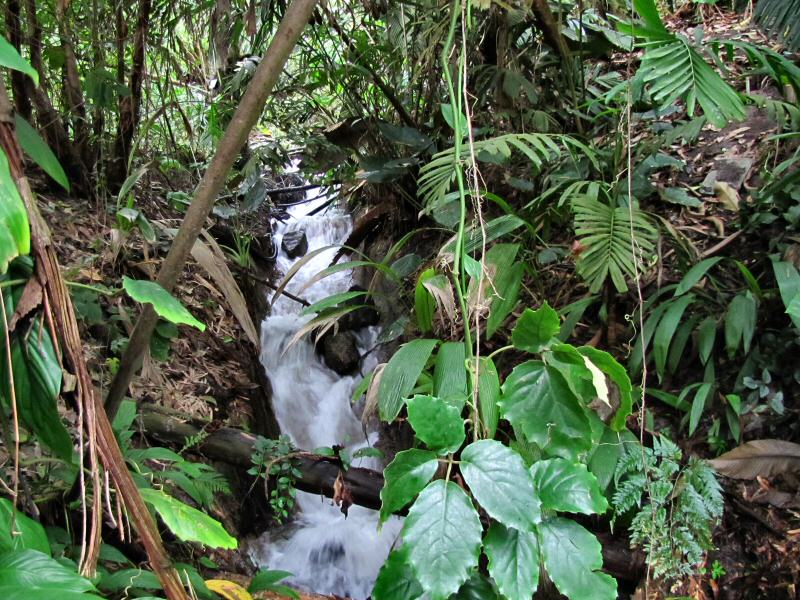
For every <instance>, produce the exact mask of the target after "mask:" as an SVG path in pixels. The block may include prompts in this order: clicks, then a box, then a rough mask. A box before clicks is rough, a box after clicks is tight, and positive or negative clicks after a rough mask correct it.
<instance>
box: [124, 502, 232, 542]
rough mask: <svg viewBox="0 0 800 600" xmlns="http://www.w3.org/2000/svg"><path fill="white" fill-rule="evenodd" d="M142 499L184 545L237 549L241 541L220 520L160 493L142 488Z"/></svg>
mask: <svg viewBox="0 0 800 600" xmlns="http://www.w3.org/2000/svg"><path fill="white" fill-rule="evenodd" d="M139 493H140V494H141V495H142V500H144V501H145V502H147V503H148V504H150V506H152V507H153V508H154V509H155V511H156V512H157V513H158V515H159V516H160V517H161V519H162V520H163V521H164V523H165V524H166V526H167V527H169V529H170V531H172V533H174V534H175V536H176V537H178V538H180V539H182V540H183V541H185V542H200V543H201V544H205V545H206V546H210V547H211V548H231V549H233V548H236V547H237V546H238V542H237V541H236V539H235V538H233V537H231V536H230V535H228V532H227V531H225V528H224V527H223V526H222V524H220V522H219V521H217V520H215V519H212V518H211V517H209V516H208V515H207V514H205V513H203V512H200V511H199V510H197V509H196V508H192V507H191V506H189V505H188V504H184V503H183V502H181V501H180V500H176V499H175V498H173V497H172V496H170V495H168V494H165V493H164V492H162V491H160V490H154V489H148V488H145V489H140V490H139Z"/></svg>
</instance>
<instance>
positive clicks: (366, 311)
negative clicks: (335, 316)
mask: <svg viewBox="0 0 800 600" xmlns="http://www.w3.org/2000/svg"><path fill="white" fill-rule="evenodd" d="M347 291H348V292H364V291H366V290H365V289H364V288H363V287H361V286H360V285H354V286H352V287H351V288H350V289H349V290H347ZM344 305H345V306H358V305H363V306H362V308H359V309H356V310H354V311H352V312H349V313H347V314H346V315H343V316H342V317H341V318H340V319H339V328H340V329H343V330H345V331H349V330H353V329H361V328H362V327H369V326H371V325H377V324H378V323H379V322H380V320H381V315H380V313H379V312H378V310H377V309H376V308H375V302H374V301H373V300H372V297H371V296H357V297H355V298H352V299H351V300H348V301H347V302H345V303H344Z"/></svg>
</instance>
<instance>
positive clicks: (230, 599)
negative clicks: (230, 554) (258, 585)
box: [206, 579, 253, 600]
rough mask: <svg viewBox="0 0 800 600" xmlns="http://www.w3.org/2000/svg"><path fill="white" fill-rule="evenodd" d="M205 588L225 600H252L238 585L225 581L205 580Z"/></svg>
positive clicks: (248, 593)
mask: <svg viewBox="0 0 800 600" xmlns="http://www.w3.org/2000/svg"><path fill="white" fill-rule="evenodd" d="M206 586H208V589H210V590H211V591H212V592H214V593H217V594H219V595H220V596H222V597H223V598H225V600H253V597H252V596H251V595H250V592H248V591H247V590H246V589H244V588H243V587H242V586H240V585H239V584H238V583H234V582H232V581H228V580H227V579H207V580H206Z"/></svg>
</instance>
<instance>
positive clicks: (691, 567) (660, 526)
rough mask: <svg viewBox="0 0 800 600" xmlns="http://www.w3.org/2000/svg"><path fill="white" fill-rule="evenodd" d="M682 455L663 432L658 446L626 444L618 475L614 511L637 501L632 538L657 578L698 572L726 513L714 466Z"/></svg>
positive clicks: (624, 509) (618, 513) (656, 441)
mask: <svg viewBox="0 0 800 600" xmlns="http://www.w3.org/2000/svg"><path fill="white" fill-rule="evenodd" d="M643 461H644V462H643ZM680 461H681V451H680V449H679V448H678V447H677V446H676V445H675V444H673V443H672V442H671V441H669V440H668V439H667V438H666V437H663V436H659V437H655V438H654V440H653V448H635V447H628V446H625V447H624V450H623V456H622V458H621V459H620V461H619V462H618V463H617V469H616V473H615V475H614V479H615V482H616V491H615V492H614V498H613V506H614V511H615V514H616V516H617V517H619V516H622V515H624V514H626V513H627V512H628V511H629V510H631V509H632V508H634V507H638V511H637V512H636V514H635V516H634V517H633V519H632V521H631V524H630V530H631V544H632V545H635V546H641V547H642V548H643V549H644V550H645V552H646V553H647V562H648V564H649V565H650V566H651V567H652V569H653V576H654V577H656V578H665V579H672V578H676V577H681V576H685V575H691V574H693V573H695V572H696V569H697V567H698V565H699V563H701V562H702V560H703V556H704V553H705V551H706V550H709V549H710V548H711V547H712V543H711V532H712V528H713V527H714V525H715V524H716V523H717V522H718V520H719V518H720V517H721V516H722V490H721V488H720V486H719V483H718V482H717V480H716V477H715V475H714V470H713V469H712V468H711V467H710V466H709V465H708V464H707V463H705V462H704V461H701V460H699V459H697V458H691V459H689V462H688V463H687V464H686V465H685V466H681V463H680ZM643 498H646V499H647V501H643Z"/></svg>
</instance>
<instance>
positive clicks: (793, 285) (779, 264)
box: [772, 260, 800, 328]
mask: <svg viewBox="0 0 800 600" xmlns="http://www.w3.org/2000/svg"><path fill="white" fill-rule="evenodd" d="M772 270H773V271H774V273H775V280H776V281H777V282H778V289H779V290H780V293H781V299H782V300H783V304H784V305H785V306H786V308H787V309H788V308H789V306H791V304H792V302H794V300H795V298H797V297H798V295H800V273H798V272H797V267H795V266H794V265H793V264H792V263H790V262H788V261H778V260H776V261H773V262H772ZM790 317H791V319H792V323H794V326H795V327H797V328H800V316H798V315H792V314H790Z"/></svg>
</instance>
